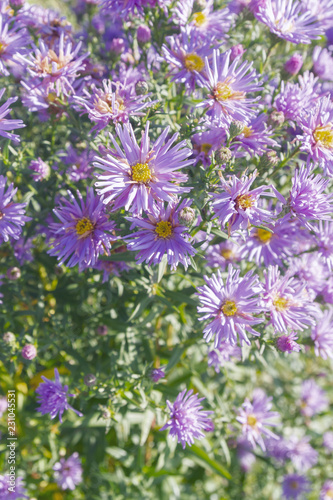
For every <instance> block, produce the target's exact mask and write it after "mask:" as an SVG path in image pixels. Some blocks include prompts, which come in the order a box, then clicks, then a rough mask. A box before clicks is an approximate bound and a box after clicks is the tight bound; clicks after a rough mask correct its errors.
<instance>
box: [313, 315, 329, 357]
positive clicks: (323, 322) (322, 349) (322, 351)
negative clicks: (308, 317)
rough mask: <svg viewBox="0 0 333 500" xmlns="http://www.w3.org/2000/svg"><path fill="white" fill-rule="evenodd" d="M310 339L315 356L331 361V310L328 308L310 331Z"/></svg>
mask: <svg viewBox="0 0 333 500" xmlns="http://www.w3.org/2000/svg"><path fill="white" fill-rule="evenodd" d="M311 338H312V340H313V341H314V350H315V353H316V356H321V357H322V358H323V359H327V358H331V359H333V308H332V307H330V308H329V309H326V310H325V311H324V312H323V313H321V314H320V316H319V319H318V320H317V322H316V325H315V326H314V327H313V329H312V333H311Z"/></svg>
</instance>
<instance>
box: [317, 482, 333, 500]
mask: <svg viewBox="0 0 333 500" xmlns="http://www.w3.org/2000/svg"><path fill="white" fill-rule="evenodd" d="M332 498H333V481H331V480H330V479H328V480H327V481H325V483H324V484H323V487H322V489H321V490H320V500H331V499H332Z"/></svg>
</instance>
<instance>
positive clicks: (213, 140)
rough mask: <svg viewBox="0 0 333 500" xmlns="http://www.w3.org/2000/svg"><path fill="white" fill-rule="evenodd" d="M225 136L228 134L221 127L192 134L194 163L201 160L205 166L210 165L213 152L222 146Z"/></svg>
mask: <svg viewBox="0 0 333 500" xmlns="http://www.w3.org/2000/svg"><path fill="white" fill-rule="evenodd" d="M225 137H226V134H225V132H224V131H223V130H222V129H221V128H220V127H216V128H212V129H210V130H207V131H203V132H197V133H196V134H194V135H192V137H191V141H192V144H193V155H194V157H195V162H194V164H196V163H198V162H199V161H201V162H202V164H203V166H204V167H208V166H209V165H210V164H211V162H212V152H213V151H216V149H218V147H219V146H221V144H222V143H223V142H224V140H225Z"/></svg>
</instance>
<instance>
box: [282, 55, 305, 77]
mask: <svg viewBox="0 0 333 500" xmlns="http://www.w3.org/2000/svg"><path fill="white" fill-rule="evenodd" d="M302 66H303V57H302V55H301V54H299V53H298V52H295V54H293V55H292V56H291V57H290V59H288V61H287V62H286V63H285V65H284V69H285V71H287V73H289V74H290V75H293V76H295V75H297V73H298V72H299V70H300V69H301V67H302Z"/></svg>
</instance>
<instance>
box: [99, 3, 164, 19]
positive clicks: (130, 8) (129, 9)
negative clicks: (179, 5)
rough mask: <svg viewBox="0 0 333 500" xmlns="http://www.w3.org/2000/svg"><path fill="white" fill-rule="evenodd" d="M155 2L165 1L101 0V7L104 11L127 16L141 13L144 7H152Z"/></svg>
mask: <svg viewBox="0 0 333 500" xmlns="http://www.w3.org/2000/svg"><path fill="white" fill-rule="evenodd" d="M157 3H162V4H163V3H166V2H165V0H159V1H157V0H126V2H124V0H102V2H101V9H102V11H103V12H105V13H112V15H114V14H118V15H119V16H122V17H124V18H127V17H128V16H129V14H134V13H137V14H139V15H143V13H144V8H145V7H147V8H153V7H155V6H156V4H157Z"/></svg>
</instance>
